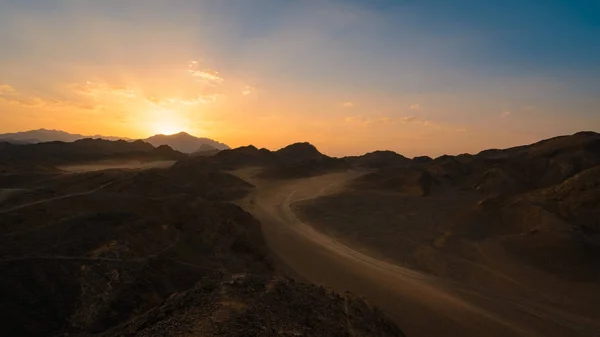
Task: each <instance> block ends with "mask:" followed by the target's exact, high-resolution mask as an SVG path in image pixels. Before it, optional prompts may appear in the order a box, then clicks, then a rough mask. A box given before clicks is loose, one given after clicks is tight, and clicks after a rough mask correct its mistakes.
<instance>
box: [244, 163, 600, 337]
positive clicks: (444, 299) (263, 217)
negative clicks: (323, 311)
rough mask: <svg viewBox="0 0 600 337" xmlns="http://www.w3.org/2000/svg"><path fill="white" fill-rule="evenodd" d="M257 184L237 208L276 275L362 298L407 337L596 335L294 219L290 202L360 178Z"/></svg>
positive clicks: (553, 314) (247, 174)
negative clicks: (256, 225)
mask: <svg viewBox="0 0 600 337" xmlns="http://www.w3.org/2000/svg"><path fill="white" fill-rule="evenodd" d="M251 173H252V172H251V171H239V172H236V174H237V175H238V176H240V177H242V178H244V179H246V180H248V181H250V182H251V183H253V184H254V185H255V186H257V189H256V191H255V193H254V194H253V195H251V196H250V197H249V198H247V199H245V200H243V201H241V202H240V203H241V206H242V207H243V208H245V209H246V210H247V211H249V212H251V213H252V214H253V215H254V216H255V217H257V218H258V219H259V220H260V221H261V223H262V224H263V234H264V236H265V239H266V241H267V244H268V246H269V248H270V250H271V251H272V253H273V256H274V259H275V260H276V262H277V263H278V266H279V269H280V270H283V271H284V272H286V273H287V274H290V275H294V276H295V277H298V278H302V279H305V280H307V281H310V282H314V283H317V284H323V285H325V286H328V287H332V288H333V289H335V290H337V291H340V292H344V291H350V292H352V293H354V294H357V295H360V296H363V297H365V298H367V299H368V300H369V301H370V302H371V303H374V304H376V305H377V306H379V307H381V308H382V309H383V310H384V311H385V312H386V313H387V314H388V315H389V316H390V318H391V319H393V320H394V321H395V322H396V323H397V324H398V325H399V326H400V327H401V328H402V329H403V330H404V331H405V332H406V333H407V335H408V336H599V335H600V334H599V333H598V332H599V331H600V324H598V322H593V321H589V320H585V319H584V318H581V317H574V316H572V315H570V314H569V313H567V312H566V311H559V310H558V309H556V308H548V307H544V306H543V305H541V304H536V303H525V302H522V301H519V300H515V299H510V298H506V297H495V296H492V295H489V294H483V293H480V292H478V291H475V290H473V289H469V288H465V287H463V286H461V285H459V284H456V283H452V282H449V281H445V280H442V279H437V278H434V277H432V276H429V275H426V274H423V273H420V272H417V271H414V270H411V269H408V268H403V267H400V266H397V265H394V264H390V263H387V262H383V261H380V260H377V259H374V258H372V257H370V256H368V255H366V254H364V253H362V252H359V251H356V250H354V249H352V248H351V247H348V246H345V245H344V244H342V243H340V242H338V241H336V240H335V239H333V238H331V237H329V236H327V235H326V234H324V233H321V232H318V231H316V230H315V229H313V228H312V227H311V226H309V225H307V224H305V223H303V222H302V221H300V220H299V219H298V218H297V217H296V215H295V214H294V213H293V212H292V209H291V208H290V205H291V204H292V203H293V202H297V201H300V200H306V199H311V198H315V197H318V196H319V195H322V194H323V193H329V192H334V191H335V190H336V189H338V188H341V187H342V186H343V185H344V184H345V183H346V182H347V181H348V180H350V179H353V178H355V177H356V176H357V175H359V174H360V173H357V172H349V173H339V174H331V175H326V176H321V177H316V178H310V179H302V180H294V181H288V182H281V181H279V182H276V183H273V182H271V183H269V182H264V181H258V180H254V179H252V174H251Z"/></svg>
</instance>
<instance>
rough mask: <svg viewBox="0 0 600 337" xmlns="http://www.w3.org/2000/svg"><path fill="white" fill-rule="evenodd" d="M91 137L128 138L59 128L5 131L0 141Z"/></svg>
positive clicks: (21, 142)
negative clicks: (81, 133) (87, 134)
mask: <svg viewBox="0 0 600 337" xmlns="http://www.w3.org/2000/svg"><path fill="white" fill-rule="evenodd" d="M84 138H92V139H106V140H130V139H128V138H124V137H107V136H100V135H93V136H84V135H80V134H72V133H68V132H64V131H60V130H46V129H39V130H31V131H24V132H15V133H5V134H0V141H7V142H9V143H13V144H36V143H45V142H55V141H60V142H74V141H76V140H80V139H84Z"/></svg>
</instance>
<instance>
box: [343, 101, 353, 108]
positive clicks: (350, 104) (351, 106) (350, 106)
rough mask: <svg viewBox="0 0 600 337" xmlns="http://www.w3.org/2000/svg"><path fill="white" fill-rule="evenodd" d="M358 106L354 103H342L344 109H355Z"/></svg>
mask: <svg viewBox="0 0 600 337" xmlns="http://www.w3.org/2000/svg"><path fill="white" fill-rule="evenodd" d="M355 105H356V104H354V102H344V103H342V107H344V108H353V107H354V106H355Z"/></svg>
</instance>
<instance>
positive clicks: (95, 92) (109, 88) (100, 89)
mask: <svg viewBox="0 0 600 337" xmlns="http://www.w3.org/2000/svg"><path fill="white" fill-rule="evenodd" d="M71 87H72V88H73V90H74V91H75V92H76V93H78V94H80V95H85V96H91V97H94V98H97V97H99V96H105V95H114V96H122V97H126V98H134V97H136V91H135V89H133V88H129V87H126V86H120V85H109V84H106V83H97V82H91V81H87V82H85V83H76V84H73V85H71Z"/></svg>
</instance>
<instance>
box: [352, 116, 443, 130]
mask: <svg viewBox="0 0 600 337" xmlns="http://www.w3.org/2000/svg"><path fill="white" fill-rule="evenodd" d="M344 121H345V122H346V123H350V124H355V125H360V126H369V125H380V124H391V125H401V124H409V123H410V124H417V125H421V126H427V127H435V128H438V127H439V125H438V124H436V123H434V122H432V121H429V120H425V119H422V118H419V117H415V116H397V117H389V116H383V115H371V116H365V115H353V116H348V117H345V118H344Z"/></svg>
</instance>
